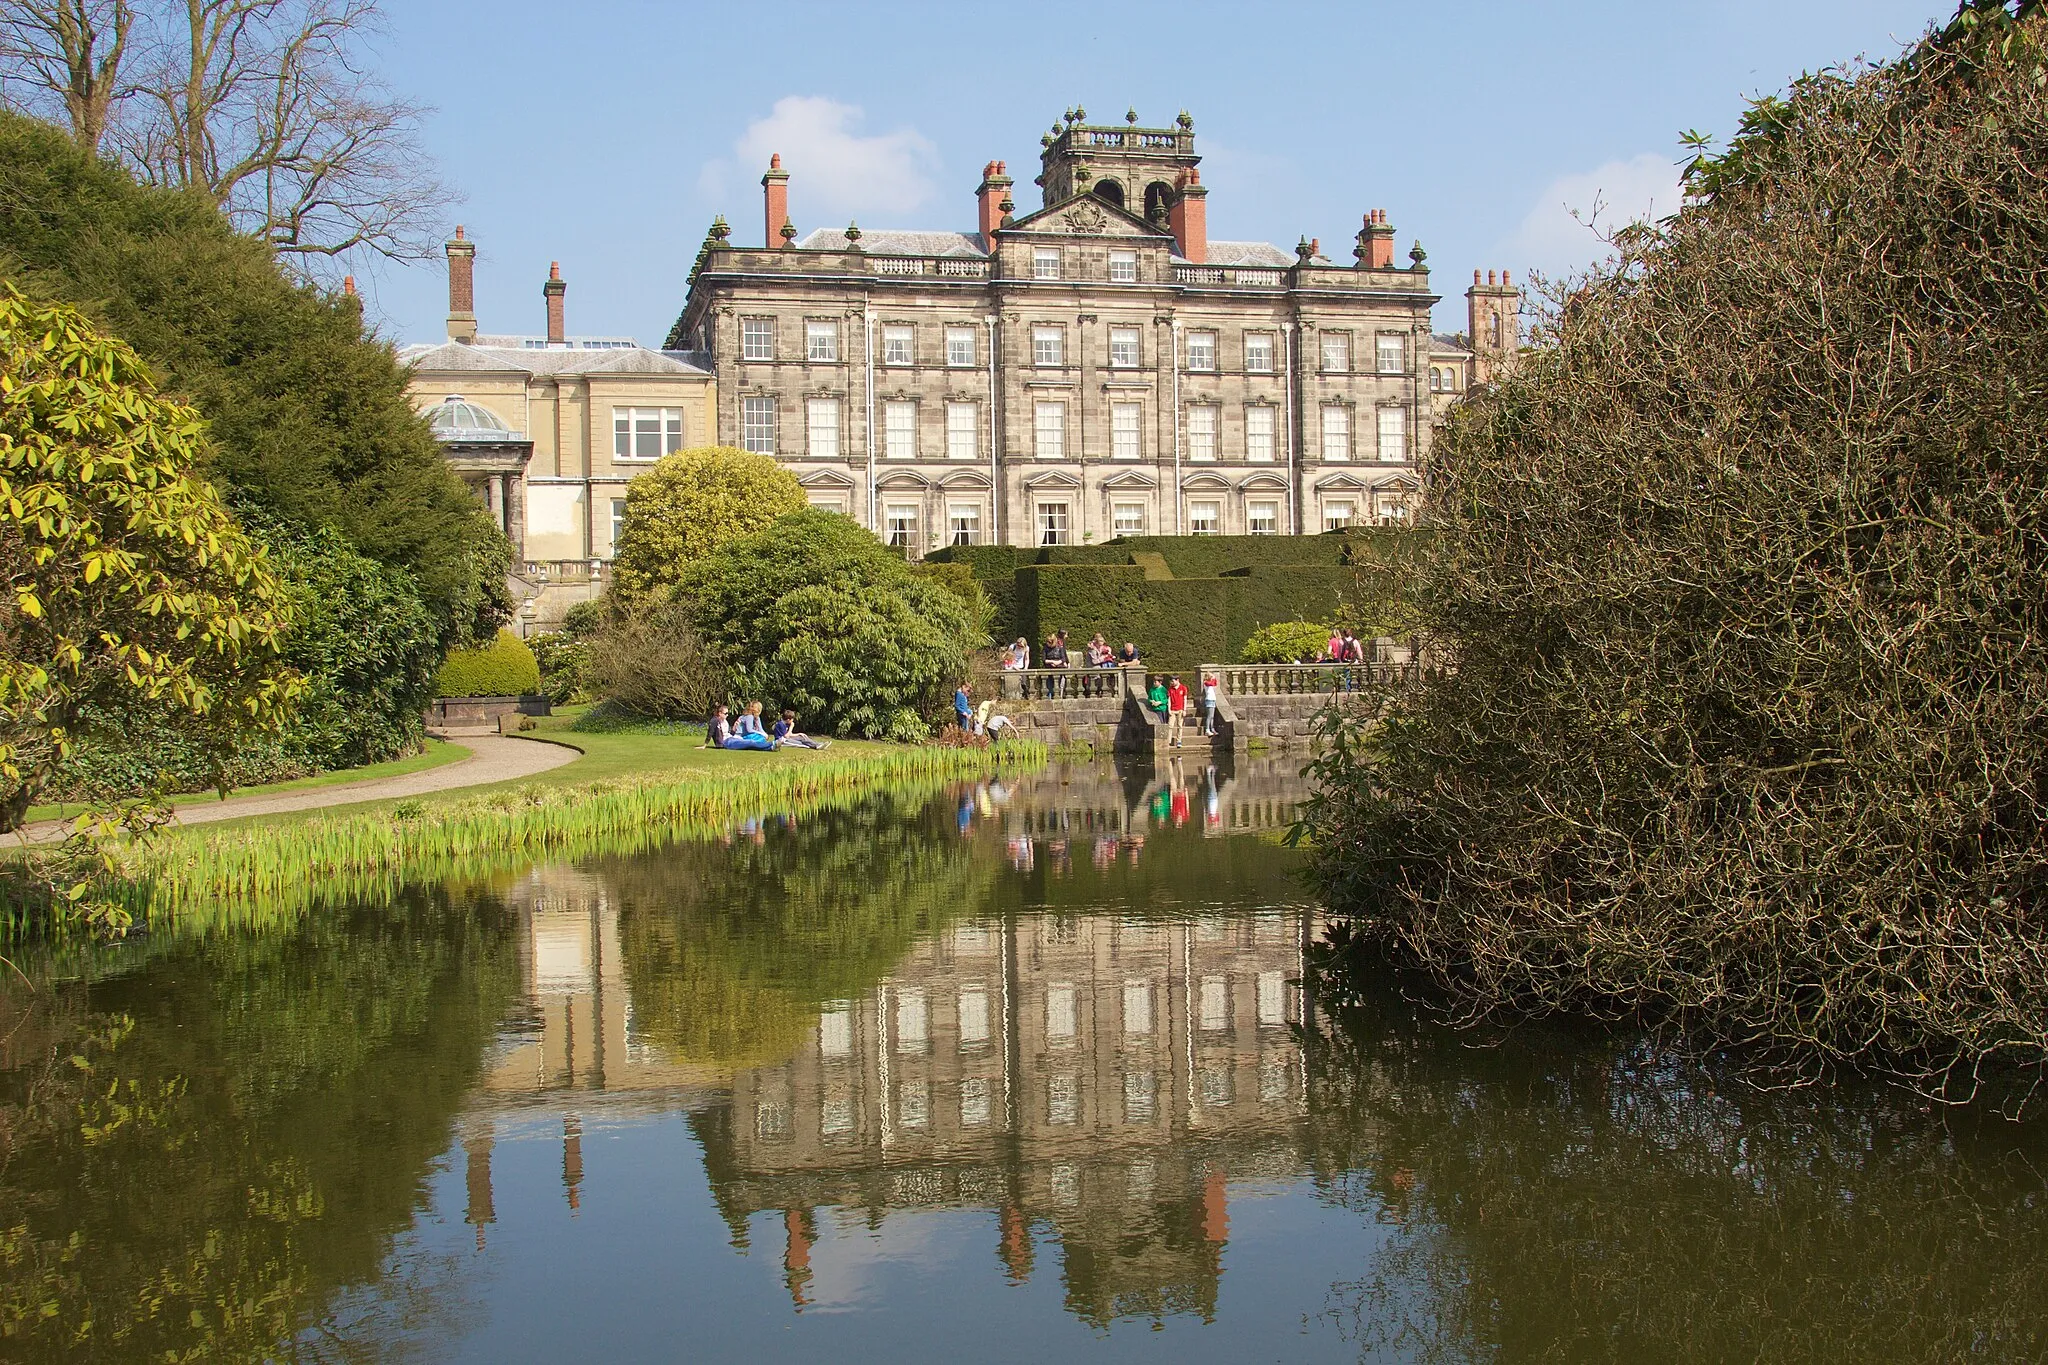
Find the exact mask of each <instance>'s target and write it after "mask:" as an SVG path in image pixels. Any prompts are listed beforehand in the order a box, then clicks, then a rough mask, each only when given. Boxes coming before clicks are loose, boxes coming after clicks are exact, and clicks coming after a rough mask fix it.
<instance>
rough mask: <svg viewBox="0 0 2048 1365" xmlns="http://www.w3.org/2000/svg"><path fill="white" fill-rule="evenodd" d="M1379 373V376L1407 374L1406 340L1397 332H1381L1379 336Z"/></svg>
mask: <svg viewBox="0 0 2048 1365" xmlns="http://www.w3.org/2000/svg"><path fill="white" fill-rule="evenodd" d="M1379 371H1380V373H1381V374H1406V373H1407V372H1408V338H1407V337H1404V336H1402V335H1401V334H1400V333H1399V332H1381V333H1380V335H1379Z"/></svg>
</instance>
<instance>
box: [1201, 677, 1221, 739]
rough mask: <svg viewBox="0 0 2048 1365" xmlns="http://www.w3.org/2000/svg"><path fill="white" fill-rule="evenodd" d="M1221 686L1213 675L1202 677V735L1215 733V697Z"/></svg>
mask: <svg viewBox="0 0 2048 1365" xmlns="http://www.w3.org/2000/svg"><path fill="white" fill-rule="evenodd" d="M1220 687H1221V684H1220V683H1218V681H1217V679H1216V675H1215V674H1214V673H1204V674H1203V675H1202V733H1203V734H1205V735H1213V734H1215V733H1216V696H1217V692H1218V690H1219V688H1220Z"/></svg>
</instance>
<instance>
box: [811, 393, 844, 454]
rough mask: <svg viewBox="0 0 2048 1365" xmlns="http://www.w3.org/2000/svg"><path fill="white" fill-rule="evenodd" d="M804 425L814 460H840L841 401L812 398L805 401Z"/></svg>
mask: <svg viewBox="0 0 2048 1365" xmlns="http://www.w3.org/2000/svg"><path fill="white" fill-rule="evenodd" d="M804 425H805V427H806V428H807V429H808V435H809V447H810V452H811V458H812V459H814V460H836V459H838V458H839V400H838V399H837V398H810V399H806V400H804Z"/></svg>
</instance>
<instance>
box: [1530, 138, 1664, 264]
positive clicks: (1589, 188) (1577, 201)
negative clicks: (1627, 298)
mask: <svg viewBox="0 0 2048 1365" xmlns="http://www.w3.org/2000/svg"><path fill="white" fill-rule="evenodd" d="M1683 198H1684V195H1683V191H1682V190H1681V189H1680V188H1679V180H1678V168H1677V167H1676V166H1674V165H1672V164H1671V159H1670V158H1669V157H1665V156H1659V155H1658V154H1656V153H1655V152H1644V153H1643V154H1642V155H1640V156H1634V157H1630V158H1629V159H1628V160H1626V161H1610V162H1607V163H1606V164H1605V165H1602V166H1598V167H1595V168H1594V169H1593V170H1590V171H1582V172H1579V173H1576V174H1573V175H1562V176H1559V177H1558V178H1557V179H1555V180H1553V181H1551V182H1550V183H1549V184H1548V185H1545V186H1544V187H1543V190H1542V192H1541V193H1540V194H1538V195H1537V196H1536V202H1535V204H1534V205H1532V206H1531V207H1530V209H1529V212H1528V214H1527V215H1526V216H1524V217H1523V219H1522V221H1521V223H1520V225H1519V226H1517V227H1516V228H1515V230H1514V231H1513V232H1512V233H1510V234H1509V235H1508V237H1507V239H1506V240H1505V241H1504V242H1503V243H1502V244H1501V246H1500V247H1499V248H1498V251H1499V254H1500V255H1501V257H1502V258H1503V259H1506V260H1508V261H1510V262H1512V263H1514V264H1517V265H1519V266H1520V267H1521V268H1522V269H1523V270H1529V269H1531V268H1534V269H1537V270H1541V271H1543V272H1545V273H1546V274H1551V275H1557V274H1563V273H1565V272H1567V271H1571V270H1578V269H1583V268H1584V267H1586V266H1588V265H1591V264H1593V263H1594V262H1595V261H1601V260H1605V259H1606V258H1607V256H1608V255H1609V250H1608V246H1607V243H1606V241H1605V240H1603V239H1604V238H1606V237H1608V236H1611V235H1612V234H1613V232H1614V230H1615V229H1616V228H1618V227H1622V226H1624V225H1625V224H1628V223H1631V222H1635V221H1638V220H1641V219H1650V220H1652V221H1654V220H1656V219H1658V218H1666V217H1669V216H1670V215H1671V214H1674V213H1676V212H1678V209H1679V207H1680V205H1681V203H1682V202H1683ZM1574 213H1576V214H1577V217H1576V218H1575V217H1574V216H1573V214H1574Z"/></svg>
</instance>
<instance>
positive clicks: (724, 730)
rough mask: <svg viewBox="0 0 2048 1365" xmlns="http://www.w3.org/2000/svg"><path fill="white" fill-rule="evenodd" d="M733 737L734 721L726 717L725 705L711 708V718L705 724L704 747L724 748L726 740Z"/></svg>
mask: <svg viewBox="0 0 2048 1365" xmlns="http://www.w3.org/2000/svg"><path fill="white" fill-rule="evenodd" d="M731 738H732V722H731V721H729V720H727V719H726V718H725V707H723V706H714V707H712V708H711V719H710V720H708V721H706V722H705V724H704V747H705V748H707V749H723V748H724V747H725V742H726V741H727V740H729V739H731Z"/></svg>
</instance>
